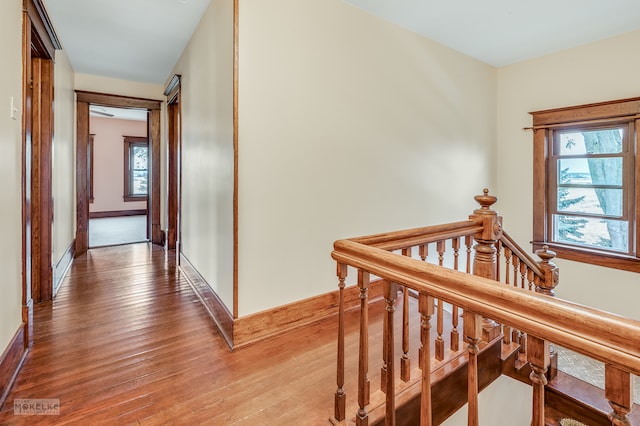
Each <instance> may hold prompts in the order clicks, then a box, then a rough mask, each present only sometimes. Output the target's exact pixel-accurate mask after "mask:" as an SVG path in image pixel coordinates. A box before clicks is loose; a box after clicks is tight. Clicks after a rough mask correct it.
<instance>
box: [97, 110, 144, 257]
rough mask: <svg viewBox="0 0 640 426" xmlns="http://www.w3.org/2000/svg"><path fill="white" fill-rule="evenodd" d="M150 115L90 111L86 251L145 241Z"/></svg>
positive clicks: (119, 111) (115, 111) (138, 111)
mask: <svg viewBox="0 0 640 426" xmlns="http://www.w3.org/2000/svg"><path fill="white" fill-rule="evenodd" d="M148 116H149V113H148V111H147V110H146V109H135V108H126V109H125V108H112V107H105V106H99V105H94V104H91V105H90V106H89V131H90V134H89V146H88V154H87V158H88V161H89V164H88V169H89V190H88V191H89V248H94V247H103V246H112V245H121V244H130V243H137V242H143V241H148V240H149V236H150V233H149V229H150V227H149V222H148V218H149V215H148V202H147V201H148V189H149V179H148V176H149V138H148V135H147V134H148V128H149V120H148Z"/></svg>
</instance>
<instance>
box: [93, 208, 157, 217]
mask: <svg viewBox="0 0 640 426" xmlns="http://www.w3.org/2000/svg"><path fill="white" fill-rule="evenodd" d="M145 214H147V211H146V210H145V209H139V210H112V211H106V212H90V213H89V219H100V218H103V217H122V216H142V215H145Z"/></svg>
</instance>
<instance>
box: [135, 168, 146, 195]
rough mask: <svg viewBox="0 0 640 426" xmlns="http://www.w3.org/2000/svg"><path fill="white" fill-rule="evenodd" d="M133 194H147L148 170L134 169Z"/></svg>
mask: <svg viewBox="0 0 640 426" xmlns="http://www.w3.org/2000/svg"><path fill="white" fill-rule="evenodd" d="M131 195H147V171H146V170H134V171H133V180H132V182H131Z"/></svg>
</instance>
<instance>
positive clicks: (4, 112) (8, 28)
mask: <svg viewBox="0 0 640 426" xmlns="http://www.w3.org/2000/svg"><path fill="white" fill-rule="evenodd" d="M0 39H1V40H2V43H0V58H2V66H1V67H0V151H1V152H2V155H0V181H1V182H2V189H0V205H2V206H3V207H2V209H0V234H1V235H2V244H1V245H0V270H1V271H2V279H1V280H0V295H1V296H0V353H2V352H3V351H4V348H6V346H7V344H8V343H9V341H10V340H11V338H12V337H13V335H14V334H15V332H16V331H17V330H18V327H19V326H20V323H21V318H22V314H21V300H22V278H21V276H22V274H21V266H22V256H21V253H22V237H21V231H20V230H21V229H22V214H21V208H22V207H21V206H22V197H21V183H20V181H21V176H22V172H21V164H22V142H21V138H22V121H21V116H22V1H21V0H5V1H2V2H0ZM12 97H13V100H14V104H15V105H16V107H17V108H18V111H17V112H16V119H15V120H13V119H11V118H10V117H9V105H10V100H11V98H12Z"/></svg>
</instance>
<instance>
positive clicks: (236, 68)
mask: <svg viewBox="0 0 640 426" xmlns="http://www.w3.org/2000/svg"><path fill="white" fill-rule="evenodd" d="M239 21H240V19H239V5H238V0H233V318H238V74H239V65H238V58H239V51H240V47H239V46H240V44H239V39H238V35H239Z"/></svg>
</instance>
